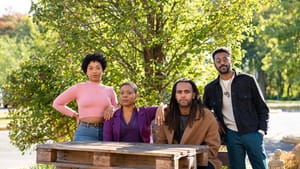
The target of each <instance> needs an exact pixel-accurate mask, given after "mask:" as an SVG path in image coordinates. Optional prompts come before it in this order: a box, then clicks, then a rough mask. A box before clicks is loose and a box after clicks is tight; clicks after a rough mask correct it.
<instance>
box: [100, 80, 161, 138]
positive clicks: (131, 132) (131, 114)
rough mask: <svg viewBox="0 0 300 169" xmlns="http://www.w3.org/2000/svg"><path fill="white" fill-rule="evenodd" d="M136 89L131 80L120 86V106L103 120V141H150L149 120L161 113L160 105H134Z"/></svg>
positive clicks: (136, 94)
mask: <svg viewBox="0 0 300 169" xmlns="http://www.w3.org/2000/svg"><path fill="white" fill-rule="evenodd" d="M137 90H138V89H137V86H136V84H134V83H132V82H125V83H123V84H122V85H121V86H120V103H121V108H119V109H118V110H116V111H115V113H114V116H113V118H111V119H110V120H107V121H105V123H104V128H103V130H104V131H103V140H104V141H118V142H145V143H150V140H151V122H152V120H154V119H155V116H156V114H157V113H161V109H162V107H161V106H160V107H157V106H153V107H140V108H138V107H136V105H135V101H136V99H137V97H138V92H137Z"/></svg>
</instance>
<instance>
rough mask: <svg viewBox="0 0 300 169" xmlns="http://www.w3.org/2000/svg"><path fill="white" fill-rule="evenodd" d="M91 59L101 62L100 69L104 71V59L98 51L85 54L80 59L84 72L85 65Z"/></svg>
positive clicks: (85, 69)
mask: <svg viewBox="0 0 300 169" xmlns="http://www.w3.org/2000/svg"><path fill="white" fill-rule="evenodd" d="M92 61H97V62H99V63H100V64H101V66H102V70H103V72H104V70H105V68H106V59H105V57H104V55H103V54H100V53H93V54H87V55H86V56H85V58H83V59H82V63H81V69H82V71H83V72H84V74H86V72H87V67H88V65H89V64H90V63H91V62H92Z"/></svg>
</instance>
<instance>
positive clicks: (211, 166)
mask: <svg viewBox="0 0 300 169" xmlns="http://www.w3.org/2000/svg"><path fill="white" fill-rule="evenodd" d="M197 169H215V167H214V166H213V165H212V164H211V163H210V162H208V166H197Z"/></svg>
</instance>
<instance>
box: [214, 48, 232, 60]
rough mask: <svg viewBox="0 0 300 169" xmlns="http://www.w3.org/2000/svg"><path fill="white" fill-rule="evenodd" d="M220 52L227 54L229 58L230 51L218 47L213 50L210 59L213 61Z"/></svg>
mask: <svg viewBox="0 0 300 169" xmlns="http://www.w3.org/2000/svg"><path fill="white" fill-rule="evenodd" d="M221 52H225V53H227V54H228V55H229V56H231V51H230V49H228V48H225V47H219V48H217V49H215V50H214V51H213V52H212V54H211V56H212V59H213V60H215V56H216V54H218V53H221Z"/></svg>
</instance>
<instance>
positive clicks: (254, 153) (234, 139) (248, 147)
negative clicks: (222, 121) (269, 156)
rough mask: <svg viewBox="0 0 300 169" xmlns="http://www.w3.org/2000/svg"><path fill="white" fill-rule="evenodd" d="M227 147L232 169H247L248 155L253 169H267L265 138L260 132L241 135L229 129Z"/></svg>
mask: <svg viewBox="0 0 300 169" xmlns="http://www.w3.org/2000/svg"><path fill="white" fill-rule="evenodd" d="M225 139H226V145H227V151H228V156H229V161H230V168H231V169H246V164H245V158H246V153H247V156H248V159H249V161H250V163H251V166H252V168H253V169H266V168H267V162H266V154H265V149H264V145H263V136H262V134H260V133H259V132H258V131H255V132H251V133H246V134H240V133H238V132H235V131H233V130H230V129H227V133H226V137H225Z"/></svg>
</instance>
